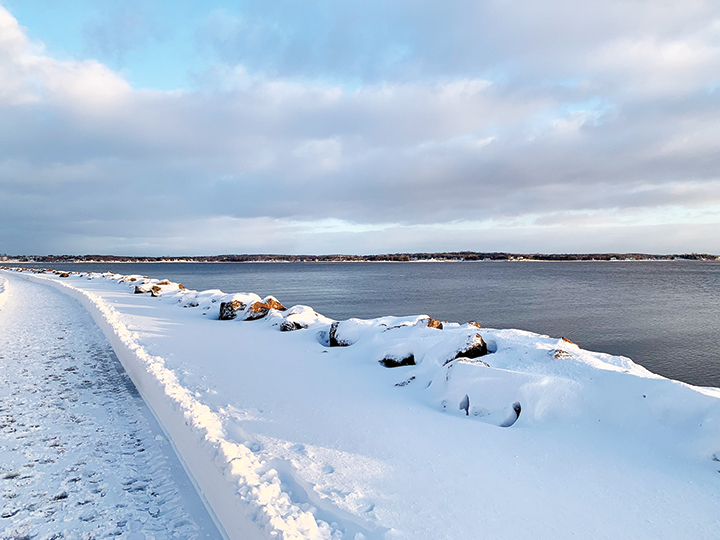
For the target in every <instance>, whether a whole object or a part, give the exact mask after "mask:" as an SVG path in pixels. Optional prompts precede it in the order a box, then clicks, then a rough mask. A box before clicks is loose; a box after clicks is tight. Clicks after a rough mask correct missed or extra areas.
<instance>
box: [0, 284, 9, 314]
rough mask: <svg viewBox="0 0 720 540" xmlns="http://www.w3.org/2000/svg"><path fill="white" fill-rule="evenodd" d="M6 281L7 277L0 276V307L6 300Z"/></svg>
mask: <svg viewBox="0 0 720 540" xmlns="http://www.w3.org/2000/svg"><path fill="white" fill-rule="evenodd" d="M7 286H8V282H7V279H5V278H4V277H2V276H0V308H1V307H3V304H4V303H5V302H6V301H7V297H8V288H7Z"/></svg>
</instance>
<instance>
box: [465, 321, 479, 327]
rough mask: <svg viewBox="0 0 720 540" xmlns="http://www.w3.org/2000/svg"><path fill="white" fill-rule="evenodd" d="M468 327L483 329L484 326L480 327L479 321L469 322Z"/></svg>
mask: <svg viewBox="0 0 720 540" xmlns="http://www.w3.org/2000/svg"><path fill="white" fill-rule="evenodd" d="M468 326H470V327H471V328H482V326H480V325H479V324H478V322H477V321H470V322H468Z"/></svg>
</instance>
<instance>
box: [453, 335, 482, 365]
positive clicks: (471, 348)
mask: <svg viewBox="0 0 720 540" xmlns="http://www.w3.org/2000/svg"><path fill="white" fill-rule="evenodd" d="M487 353H488V348H487V344H486V343H485V342H484V341H483V338H482V336H481V335H480V334H475V337H474V338H473V339H472V341H470V343H468V344H467V345H466V346H465V347H463V348H462V349H460V350H459V351H458V352H457V354H455V356H453V357H452V358H448V359H447V360H446V361H445V364H449V363H450V362H452V361H453V360H457V359H458V358H479V357H481V356H485V355H486V354H487Z"/></svg>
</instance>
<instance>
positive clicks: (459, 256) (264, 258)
mask: <svg viewBox="0 0 720 540" xmlns="http://www.w3.org/2000/svg"><path fill="white" fill-rule="evenodd" d="M678 259H680V260H695V261H718V260H720V256H718V255H710V254H708V253H683V254H672V255H667V254H666V255H652V254H648V253H504V252H489V253H484V252H477V251H447V252H441V253H385V254H380V255H339V254H337V255H278V254H245V255H209V256H186V257H170V256H160V257H130V256H123V255H14V256H11V255H5V254H0V261H7V262H16V263H32V262H37V263H68V262H75V263H92V262H102V263H110V262H119V263H157V262H199V263H200V262H202V263H209V262H418V261H627V260H632V261H645V260H658V261H668V260H678Z"/></svg>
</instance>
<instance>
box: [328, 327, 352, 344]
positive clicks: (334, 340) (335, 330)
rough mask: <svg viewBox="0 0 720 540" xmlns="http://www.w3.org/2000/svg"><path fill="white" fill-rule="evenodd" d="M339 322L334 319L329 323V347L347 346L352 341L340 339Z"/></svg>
mask: <svg viewBox="0 0 720 540" xmlns="http://www.w3.org/2000/svg"><path fill="white" fill-rule="evenodd" d="M339 329H340V322H339V321H335V322H334V323H332V324H331V325H330V334H329V335H328V341H329V343H330V346H331V347H347V346H349V345H352V341H348V340H346V339H342V338H341V337H340V335H339Z"/></svg>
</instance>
